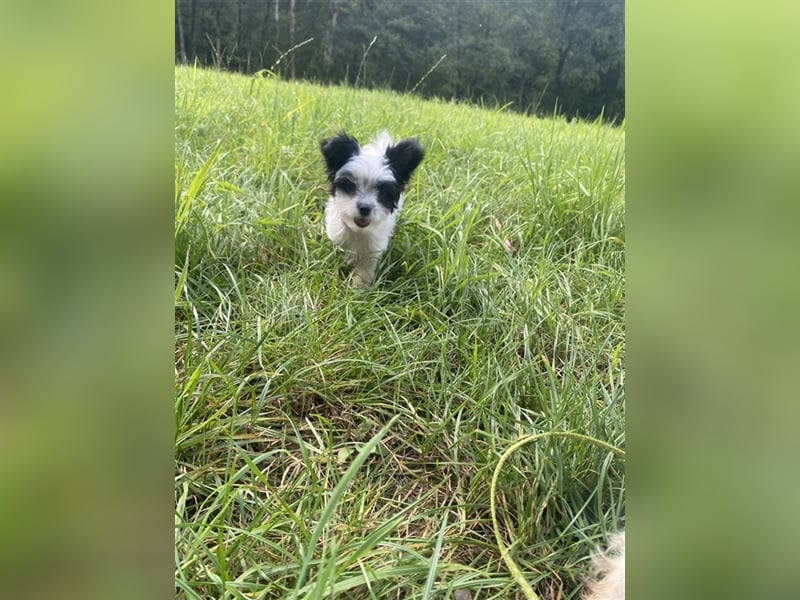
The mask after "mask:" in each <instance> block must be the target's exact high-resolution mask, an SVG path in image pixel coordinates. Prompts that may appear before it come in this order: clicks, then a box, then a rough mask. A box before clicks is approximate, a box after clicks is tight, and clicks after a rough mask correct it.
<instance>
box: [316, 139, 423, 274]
mask: <svg viewBox="0 0 800 600" xmlns="http://www.w3.org/2000/svg"><path fill="white" fill-rule="evenodd" d="M320 150H321V151H322V157H323V158H324V159H325V166H326V169H327V172H328V182H329V184H330V189H329V197H328V204H327V206H326V207H325V230H326V232H327V234H328V237H329V238H330V240H331V241H332V242H333V243H334V244H336V245H337V246H339V247H340V248H341V249H342V250H343V251H344V252H345V255H346V260H347V262H348V263H349V264H352V265H354V269H353V283H354V284H355V285H358V286H368V285H371V284H372V282H373V280H374V279H375V269H376V268H377V266H378V260H379V259H380V257H381V255H382V254H383V253H384V252H385V251H386V248H387V247H388V246H389V240H390V239H391V237H392V233H393V232H394V227H395V223H396V222H397V217H398V215H399V214H400V210H401V209H402V208H403V192H404V191H405V188H406V184H408V180H409V179H410V178H411V174H412V173H413V172H414V170H415V169H416V168H417V166H418V165H419V163H420V162H421V161H422V157H423V156H424V155H425V150H424V149H423V148H422V146H421V145H420V144H419V142H418V141H417V140H416V139H413V138H408V139H405V140H402V141H400V142H397V143H396V144H395V143H394V142H392V139H391V138H390V137H389V134H388V133H386V132H383V133H381V134H379V135H378V137H377V138H376V139H375V141H374V142H372V143H371V144H368V145H366V146H364V147H363V148H362V147H361V146H359V144H358V141H357V140H356V139H355V138H353V137H351V136H349V135H347V134H346V133H344V132H342V133H340V134H338V135H337V136H335V137H332V138H329V139H325V140H322V141H321V142H320Z"/></svg>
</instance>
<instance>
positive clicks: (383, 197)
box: [377, 181, 400, 211]
mask: <svg viewBox="0 0 800 600" xmlns="http://www.w3.org/2000/svg"><path fill="white" fill-rule="evenodd" d="M377 189H378V202H380V203H381V204H383V205H384V206H385V207H386V208H387V209H389V210H390V211H392V210H394V209H395V208H397V202H398V199H399V197H400V189H399V188H398V186H397V184H396V183H394V182H389V181H382V182H380V183H379V184H378V185H377Z"/></svg>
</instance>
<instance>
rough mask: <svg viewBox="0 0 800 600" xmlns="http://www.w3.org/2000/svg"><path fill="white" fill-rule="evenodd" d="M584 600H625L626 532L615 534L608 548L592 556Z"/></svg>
mask: <svg viewBox="0 0 800 600" xmlns="http://www.w3.org/2000/svg"><path fill="white" fill-rule="evenodd" d="M590 578H591V579H589V581H587V582H586V592H585V593H584V596H583V600H625V532H624V531H622V532H620V533H617V534H615V535H613V536H612V537H611V538H610V540H609V545H608V550H607V551H606V552H603V553H598V554H595V555H594V556H593V557H592V564H591V570H590Z"/></svg>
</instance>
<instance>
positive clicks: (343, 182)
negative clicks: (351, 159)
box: [333, 177, 356, 194]
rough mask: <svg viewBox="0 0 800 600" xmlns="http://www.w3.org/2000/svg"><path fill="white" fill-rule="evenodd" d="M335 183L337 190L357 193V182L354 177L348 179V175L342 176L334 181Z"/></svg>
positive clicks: (344, 192) (345, 192)
mask: <svg viewBox="0 0 800 600" xmlns="http://www.w3.org/2000/svg"><path fill="white" fill-rule="evenodd" d="M333 185H334V186H335V187H336V189H337V190H339V191H340V192H342V193H343V194H355V193H356V184H355V182H354V181H353V180H352V179H347V178H346V177H340V178H339V179H337V180H336V181H334V182H333Z"/></svg>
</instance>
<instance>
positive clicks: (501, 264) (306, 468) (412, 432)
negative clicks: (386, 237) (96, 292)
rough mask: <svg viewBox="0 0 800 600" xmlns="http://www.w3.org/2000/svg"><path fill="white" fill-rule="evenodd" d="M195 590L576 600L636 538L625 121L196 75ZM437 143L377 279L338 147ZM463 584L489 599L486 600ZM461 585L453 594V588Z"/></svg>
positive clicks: (189, 237) (180, 565)
mask: <svg viewBox="0 0 800 600" xmlns="http://www.w3.org/2000/svg"><path fill="white" fill-rule="evenodd" d="M175 85H176V98H175V110H176V119H175V131H176V153H175V166H176V189H175V207H176V219H175V262H176V267H175V324H176V325H175V326H176V331H175V352H176V368H175V369H176V370H175V373H176V400H175V428H176V435H175V453H176V473H175V502H176V512H175V524H176V530H175V544H176V545H175V561H176V564H175V569H176V595H177V597H179V598H231V599H233V598H303V599H314V598H358V599H361V598H364V599H367V598H375V599H398V600H400V599H402V600H410V599H412V598H441V599H445V598H457V600H462V599H463V598H467V597H471V599H472V600H483V599H490V598H497V599H501V598H502V599H508V598H522V597H524V596H523V592H522V591H521V589H520V587H519V586H518V584H517V582H516V581H515V580H514V579H513V577H512V575H511V574H510V572H509V568H508V567H507V565H506V563H505V562H504V561H503V559H502V556H501V552H500V548H499V546H498V543H497V540H496V534H497V535H499V536H500V539H501V540H502V541H503V543H504V544H506V545H508V546H509V547H510V555H511V556H512V557H513V559H514V561H515V562H516V564H518V565H519V568H520V569H521V570H522V572H523V573H524V574H525V577H526V579H527V580H528V581H529V582H530V583H531V584H532V585H533V587H534V588H535V589H536V590H537V592H538V593H539V594H540V595H541V596H542V598H547V599H551V598H578V597H579V595H580V591H581V572H582V570H583V569H584V568H585V565H586V558H587V556H588V554H589V552H590V551H591V550H592V549H593V548H594V546H595V545H596V544H599V543H601V542H602V540H603V538H604V536H605V535H606V532H608V531H613V530H616V529H617V528H619V527H621V526H623V525H624V516H625V500H624V489H625V477H624V462H623V461H622V460H621V459H619V458H616V457H615V456H614V455H613V454H611V453H610V452H609V451H608V450H604V449H601V448H598V447H596V446H593V445H591V444H588V443H585V442H584V441H582V440H580V439H574V438H552V439H550V438H548V439H544V440H542V441H541V442H539V443H534V444H529V445H526V446H524V447H523V448H521V449H520V450H519V451H517V452H515V453H514V454H513V455H511V456H510V457H509V459H508V461H507V462H506V464H505V465H504V467H503V470H502V471H501V473H500V475H499V478H498V480H497V487H496V490H494V492H495V502H496V504H497V512H498V526H497V531H495V527H494V526H493V523H492V519H491V514H490V501H491V496H492V490H491V488H490V484H491V480H492V475H493V472H494V469H495V467H496V466H497V464H498V461H499V460H500V457H501V455H502V454H503V452H504V451H505V450H506V449H507V448H508V447H509V446H510V445H511V444H512V443H513V442H514V441H515V440H517V439H519V438H520V437H521V436H523V435H527V434H535V433H540V432H548V431H571V432H576V433H580V434H585V435H589V436H593V437H596V438H598V439H600V440H602V441H605V442H607V443H609V444H613V445H615V446H619V447H624V442H625V410H624V396H625V394H624V379H625V332H624V311H625V288H624V286H625V274H624V266H625V265H624V256H625V228H624V184H625V176H624V128H612V127H608V126H604V125H602V124H599V123H580V122H576V123H570V122H568V121H566V120H564V119H561V118H556V119H539V118H533V117H526V116H522V115H518V114H513V113H510V112H508V111H503V110H486V109H479V108H475V107H468V106H462V105H457V104H452V103H446V102H434V101H422V100H419V99H417V98H413V97H407V96H401V95H397V94H394V93H386V92H380V91H365V90H354V89H346V88H331V87H329V88H323V87H319V86H315V85H311V84H307V83H293V82H282V81H278V80H276V79H272V78H262V77H255V78H253V77H245V76H241V75H233V74H225V73H217V72H213V71H204V70H199V69H197V70H196V69H192V68H184V67H180V68H177V69H176V81H175ZM384 128H386V129H388V130H389V131H390V132H391V133H392V134H393V135H395V136H396V137H406V136H411V135H413V136H416V137H418V138H419V140H420V142H421V143H422V145H423V146H424V147H425V148H426V150H427V154H426V157H425V160H424V161H423V162H422V164H421V166H420V168H419V169H418V170H417V172H416V174H415V175H414V177H413V179H412V182H411V185H410V187H409V189H408V192H407V194H406V200H405V208H404V211H403V213H402V215H401V217H400V220H399V226H398V229H397V232H396V234H395V238H394V240H393V243H392V245H391V246H390V250H389V252H388V253H387V255H386V256H385V257H384V258H383V260H382V262H381V265H380V267H379V271H378V280H377V281H376V284H375V285H374V286H373V287H372V288H370V289H366V290H363V289H354V288H352V287H351V286H349V285H348V282H347V279H346V277H347V271H346V270H344V268H343V261H342V258H341V256H340V255H339V254H338V253H337V252H336V251H335V249H334V248H333V247H332V246H331V244H330V242H329V241H328V240H327V238H326V237H325V235H324V231H323V225H322V221H321V217H322V209H323V207H324V202H325V198H326V193H325V188H326V182H325V176H324V170H323V167H322V162H321V158H320V154H319V140H320V139H321V138H323V137H326V136H329V135H331V134H332V133H335V132H337V131H338V130H341V129H345V130H347V131H348V132H349V133H351V134H353V135H355V136H356V137H358V138H359V140H361V141H367V139H368V138H370V137H372V136H373V135H374V134H375V133H377V132H378V131H380V130H381V129H384ZM464 590H468V591H469V595H467V594H466V592H465V591H464ZM457 591H458V594H457V595H456V592H457Z"/></svg>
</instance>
